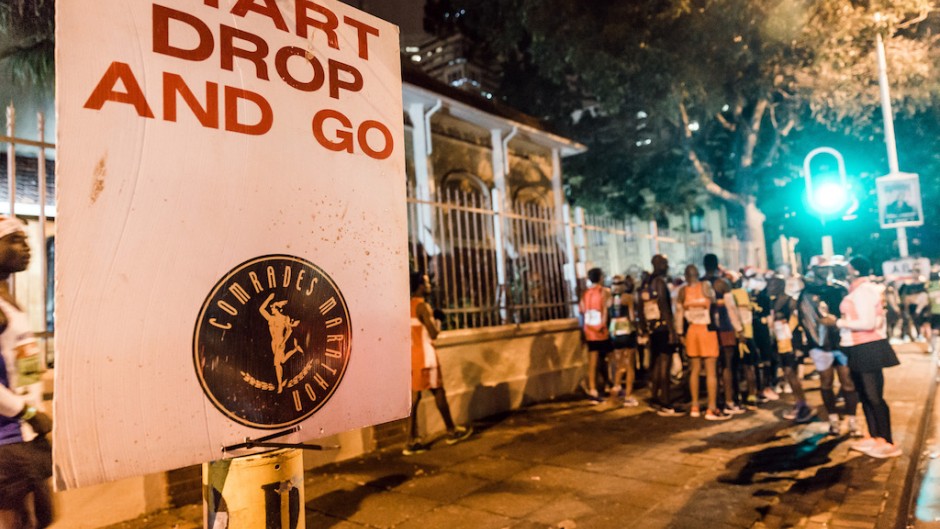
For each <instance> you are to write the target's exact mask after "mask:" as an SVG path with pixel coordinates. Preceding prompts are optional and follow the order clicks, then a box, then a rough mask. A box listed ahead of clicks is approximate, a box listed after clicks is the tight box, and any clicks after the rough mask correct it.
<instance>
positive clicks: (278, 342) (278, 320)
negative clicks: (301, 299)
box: [259, 294, 304, 393]
mask: <svg viewBox="0 0 940 529" xmlns="http://www.w3.org/2000/svg"><path fill="white" fill-rule="evenodd" d="M272 299H274V294H271V295H269V296H268V299H266V300H264V303H262V304H261V308H260V309H259V310H260V312H261V315H262V316H264V319H266V320H268V330H269V331H270V332H271V352H272V353H274V372H275V373H276V374H277V392H278V393H281V392H282V391H284V384H285V383H284V364H285V363H287V361H288V360H290V357H292V356H294V353H301V354H303V352H304V350H303V349H301V348H300V344H298V343H297V338H294V348H293V349H291V350H290V351H287V352H286V353H285V352H284V350H285V349H287V339H288V338H290V335H291V333H292V332H294V327H296V326H298V325H300V320H292V319H291V318H290V317H289V316H287V315H286V314H284V313H283V312H282V310H283V307H284V305H287V300H286V299H285V300H282V301H277V302H274V303H271V300H272ZM268 303H271V312H268V310H267V308H268Z"/></svg>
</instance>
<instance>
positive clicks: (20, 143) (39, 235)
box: [0, 105, 55, 364]
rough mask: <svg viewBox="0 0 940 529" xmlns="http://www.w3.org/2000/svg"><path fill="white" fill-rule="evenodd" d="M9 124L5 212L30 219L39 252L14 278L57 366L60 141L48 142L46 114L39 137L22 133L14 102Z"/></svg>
mask: <svg viewBox="0 0 940 529" xmlns="http://www.w3.org/2000/svg"><path fill="white" fill-rule="evenodd" d="M5 125H6V127H5V134H4V135H0V158H2V163H0V213H2V214H4V215H16V216H18V217H20V218H21V219H22V220H24V221H25V222H26V224H27V235H28V239H29V244H30V246H31V254H32V256H33V259H32V263H31V264H30V267H29V269H27V270H26V271H25V272H24V273H20V274H16V275H15V276H14V281H13V283H12V287H13V292H14V295H15V297H16V299H17V300H18V301H19V303H20V305H21V306H22V307H23V308H24V310H25V311H26V313H27V315H28V317H29V321H30V324H31V326H32V327H33V329H35V332H36V335H37V337H38V338H39V339H40V340H43V341H44V342H45V348H44V350H45V351H46V352H47V361H48V362H49V363H50V364H51V361H52V347H51V338H52V336H53V330H54V326H53V324H54V322H53V318H52V315H53V312H54V301H55V300H54V296H53V292H52V285H53V272H52V271H53V256H54V252H55V247H54V240H55V239H54V234H55V227H54V222H52V219H49V218H47V213H48V212H49V211H50V210H52V209H53V207H52V205H53V204H55V181H54V178H55V161H54V159H55V145H54V144H51V143H47V142H45V141H44V140H43V137H44V136H45V117H44V115H43V114H42V113H41V112H40V113H38V114H37V116H36V125H37V132H36V136H37V139H30V138H24V137H21V136H18V131H17V127H16V110H15V109H14V107H13V105H10V106H8V107H7V108H6V124H5Z"/></svg>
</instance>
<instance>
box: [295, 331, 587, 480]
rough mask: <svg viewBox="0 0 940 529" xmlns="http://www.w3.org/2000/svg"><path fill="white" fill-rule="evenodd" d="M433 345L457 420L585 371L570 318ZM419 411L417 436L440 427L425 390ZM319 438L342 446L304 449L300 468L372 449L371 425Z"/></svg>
mask: <svg viewBox="0 0 940 529" xmlns="http://www.w3.org/2000/svg"><path fill="white" fill-rule="evenodd" d="M436 345H437V352H438V357H439V358H440V361H441V370H442V371H443V374H444V387H445V388H446V389H447V400H448V402H449V404H450V409H451V413H452V414H453V416H454V420H455V421H457V423H460V424H463V423H468V422H470V421H472V420H474V419H480V418H483V417H488V416H491V415H495V414H498V413H503V412H506V411H510V410H514V409H518V408H519V407H521V406H524V405H526V404H529V403H532V402H539V401H545V400H550V399H553V398H555V397H557V396H561V395H567V394H570V393H572V392H574V391H575V390H576V389H577V387H578V382H579V381H580V380H581V378H582V377H583V375H584V369H585V367H584V365H585V357H584V354H583V353H582V350H581V332H580V330H579V329H578V321H577V320H575V319H564V320H552V321H547V322H538V323H524V324H520V325H503V326H499V327H487V328H485V329H469V330H460V331H445V332H443V333H441V335H440V336H439V337H438V339H437V341H436ZM418 415H419V418H420V419H419V424H418V428H419V433H420V435H421V436H423V437H428V436H432V437H433V436H434V435H436V434H439V433H441V432H443V431H444V429H445V428H444V422H443V421H442V420H441V416H440V414H439V413H438V412H437V408H436V407H435V405H434V399H433V398H431V396H430V395H427V394H425V395H424V396H423V397H422V399H421V405H420V408H419V411H418ZM321 443H322V444H338V445H340V446H341V447H342V448H341V449H340V450H339V451H330V452H307V453H305V457H304V466H305V468H307V469H311V468H316V467H318V466H322V465H325V464H329V463H333V462H336V461H343V460H346V459H351V458H353V457H358V456H360V455H362V454H364V453H367V452H370V451H372V450H374V449H375V436H374V435H373V428H365V429H362V430H356V431H352V432H346V433H344V434H341V435H336V436H333V437H330V438H327V439H323V440H321Z"/></svg>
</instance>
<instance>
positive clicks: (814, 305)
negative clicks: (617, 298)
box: [798, 255, 858, 436]
mask: <svg viewBox="0 0 940 529" xmlns="http://www.w3.org/2000/svg"><path fill="white" fill-rule="evenodd" d="M847 275H848V271H847V270H846V266H845V261H844V259H842V258H841V256H836V257H833V258H828V257H826V256H822V255H818V256H815V257H813V258H812V259H811V260H810V270H809V273H808V274H807V275H806V288H805V289H803V293H802V295H801V296H800V298H799V308H798V311H799V317H800V323H801V325H802V327H803V329H804V333H805V337H806V341H807V345H808V347H809V348H810V349H809V356H810V358H812V359H813V363H814V364H815V365H816V371H817V372H818V373H819V380H820V382H819V391H820V393H821V394H822V399H823V404H824V405H825V407H826V412H827V414H828V416H829V433H830V434H831V435H839V434H840V433H841V423H840V416H839V410H838V408H837V407H836V396H835V391H834V390H833V382H834V381H835V375H836V374H838V375H839V384H840V385H841V386H842V396H843V397H844V398H845V409H844V415H845V416H846V417H847V418H848V430H849V435H852V436H857V435H858V423H857V421H856V418H855V415H856V410H857V409H858V392H856V391H855V383H854V381H853V380H852V377H851V374H850V373H849V364H848V362H849V360H848V356H846V354H845V353H844V352H843V351H842V348H841V344H840V336H839V334H840V333H839V329H838V328H837V327H836V326H835V325H834V324H831V323H832V322H831V320H830V319H829V318H828V316H833V317H835V318H839V317H840V316H841V312H840V308H839V307H840V305H841V304H842V300H843V299H844V298H845V296H846V295H847V294H848V293H849V292H848V284H847V283H846V278H847ZM827 321H828V322H829V323H830V324H829V325H827V324H826V323H825V322H827Z"/></svg>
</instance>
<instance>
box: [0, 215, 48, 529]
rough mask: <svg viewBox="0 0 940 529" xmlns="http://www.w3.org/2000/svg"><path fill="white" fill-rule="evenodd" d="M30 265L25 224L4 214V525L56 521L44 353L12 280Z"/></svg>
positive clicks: (0, 513)
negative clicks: (44, 395) (44, 399)
mask: <svg viewBox="0 0 940 529" xmlns="http://www.w3.org/2000/svg"><path fill="white" fill-rule="evenodd" d="M28 265H29V246H28V245H27V243H26V233H25V231H24V226H23V223H22V222H21V221H20V220H19V219H16V218H9V217H0V354H2V356H3V361H2V362H0V529H21V528H28V529H42V528H43V527H47V526H49V524H51V523H52V494H51V492H50V491H49V486H48V484H47V479H48V478H49V477H51V476H52V447H51V446H50V445H49V442H48V440H46V437H45V436H46V434H48V433H49V432H51V431H52V420H51V419H50V418H49V416H48V415H46V414H45V413H43V412H42V411H41V410H40V406H41V403H42V382H40V380H39V377H40V375H41V373H42V368H43V362H42V355H41V353H40V350H39V347H38V345H37V343H36V339H35V338H34V337H33V334H32V332H31V331H30V330H29V321H28V319H27V317H26V314H25V313H23V311H22V310H21V309H20V308H19V306H18V305H17V303H16V300H14V299H13V295H12V294H11V293H10V289H9V282H8V280H9V278H10V276H11V275H12V274H14V273H16V272H22V271H23V270H26V267H27V266H28Z"/></svg>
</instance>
